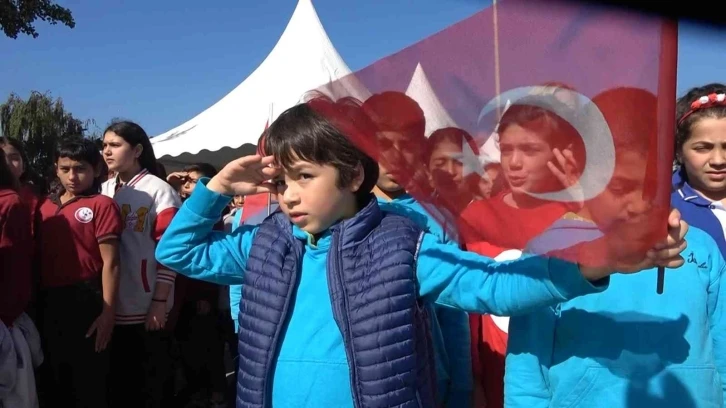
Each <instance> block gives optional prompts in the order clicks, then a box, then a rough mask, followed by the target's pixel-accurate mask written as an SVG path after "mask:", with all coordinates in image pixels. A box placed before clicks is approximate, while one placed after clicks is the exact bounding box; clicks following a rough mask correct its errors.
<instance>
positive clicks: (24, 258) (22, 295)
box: [0, 149, 33, 327]
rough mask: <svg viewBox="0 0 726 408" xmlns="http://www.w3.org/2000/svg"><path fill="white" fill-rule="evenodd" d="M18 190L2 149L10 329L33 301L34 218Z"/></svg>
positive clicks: (0, 199) (3, 316) (3, 254)
mask: <svg viewBox="0 0 726 408" xmlns="http://www.w3.org/2000/svg"><path fill="white" fill-rule="evenodd" d="M16 188H17V182H16V179H15V177H14V176H13V174H12V173H11V171H10V168H9V167H8V165H7V163H6V162H5V153H4V152H3V150H2V149H0V320H2V322H3V323H4V324H5V326H7V327H11V326H12V325H13V322H14V321H15V319H16V318H17V317H18V316H20V314H21V313H23V311H24V310H25V307H26V306H27V305H28V301H29V300H30V282H31V275H30V265H31V252H30V251H31V250H32V247H33V244H32V238H31V236H30V231H29V230H28V224H30V215H29V213H28V208H27V207H26V206H25V205H24V204H23V203H22V202H21V200H20V196H19V195H18V193H17V191H16Z"/></svg>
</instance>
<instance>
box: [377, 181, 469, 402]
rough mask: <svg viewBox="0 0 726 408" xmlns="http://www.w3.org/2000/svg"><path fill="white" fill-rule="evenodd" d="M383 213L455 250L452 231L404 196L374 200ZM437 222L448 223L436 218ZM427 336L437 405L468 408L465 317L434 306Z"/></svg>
mask: <svg viewBox="0 0 726 408" xmlns="http://www.w3.org/2000/svg"><path fill="white" fill-rule="evenodd" d="M378 205H380V206H381V209H382V210H383V211H387V212H391V213H394V214H398V215H402V216H405V217H408V218H410V219H412V220H413V221H415V222H416V224H418V226H419V227H420V228H421V229H423V230H424V231H426V232H429V233H431V234H433V235H435V236H436V237H437V238H438V239H439V242H440V243H443V244H449V245H454V246H458V243H457V242H456V240H455V239H453V238H452V236H451V233H452V232H454V231H453V230H452V231H445V230H444V228H442V227H441V224H439V221H438V220H436V219H434V217H432V216H431V215H430V214H429V212H428V211H426V210H425V209H424V207H423V206H422V205H421V204H419V202H418V201H416V199H414V198H413V197H411V196H410V195H408V194H404V195H402V196H399V197H396V198H395V199H393V200H392V201H385V200H383V199H380V198H379V199H378ZM438 215H439V220H442V221H444V220H451V219H452V218H453V217H447V218H444V216H443V214H438ZM432 309H433V310H432V314H433V316H432V319H431V336H432V337H433V340H434V352H435V358H436V379H437V383H438V397H439V402H440V403H445V404H446V405H447V406H449V407H468V406H470V405H471V394H472V392H473V389H474V383H473V379H472V367H471V333H470V330H469V315H468V314H466V313H465V312H462V311H461V310H456V309H451V308H448V307H440V306H435V307H433V308H432Z"/></svg>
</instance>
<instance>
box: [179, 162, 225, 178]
mask: <svg viewBox="0 0 726 408" xmlns="http://www.w3.org/2000/svg"><path fill="white" fill-rule="evenodd" d="M182 171H183V172H185V173H191V172H196V173H199V174H201V175H202V177H209V178H212V177H214V176H216V175H217V169H216V168H215V167H214V166H212V165H211V164H209V163H194V164H190V165H188V166H186V167H184V168H183V169H182Z"/></svg>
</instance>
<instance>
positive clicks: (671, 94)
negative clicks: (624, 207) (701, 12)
mask: <svg viewBox="0 0 726 408" xmlns="http://www.w3.org/2000/svg"><path fill="white" fill-rule="evenodd" d="M659 61H660V70H659V73H658V76H659V78H658V116H657V117H658V149H657V153H656V154H658V160H659V161H660V160H662V158H664V157H673V142H672V141H673V129H675V127H676V123H675V121H676V115H675V112H676V82H677V81H676V79H677V70H678V21H676V20H674V19H667V20H666V21H665V22H663V27H662V33H661V46H660V58H659ZM665 135H668V136H670V138H668V139H666V140H668V141H670V143H663V141H664V139H665V137H664V136H665ZM672 170H673V168H672V165H671V164H669V165H668V166H665V165H664V166H662V168H659V169H658V171H657V172H656V174H657V176H656V177H657V178H658V180H663V179H666V180H670V179H671V175H672ZM663 184H664V185H665V183H663ZM670 195H671V188H670V186H669V188H664V189H658V190H657V191H656V200H657V202H667V201H669V200H670ZM664 285H665V268H664V267H662V266H659V267H658V276H657V280H656V293H657V294H659V295H660V294H663V286H664Z"/></svg>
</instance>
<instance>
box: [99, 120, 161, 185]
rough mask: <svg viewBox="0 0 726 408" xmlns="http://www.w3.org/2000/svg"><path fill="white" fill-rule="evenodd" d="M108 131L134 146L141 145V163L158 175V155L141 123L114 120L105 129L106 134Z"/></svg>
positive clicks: (143, 166) (150, 171) (142, 166)
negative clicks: (155, 153)
mask: <svg viewBox="0 0 726 408" xmlns="http://www.w3.org/2000/svg"><path fill="white" fill-rule="evenodd" d="M108 132H113V133H115V134H117V135H118V136H119V137H120V138H122V139H123V140H125V141H126V143H128V144H130V145H131V146H132V147H136V146H138V145H141V148H142V150H141V156H140V157H139V164H140V165H141V168H144V169H146V170H147V171H148V172H149V173H151V174H153V175H155V176H157V177H158V175H159V167H158V165H157V164H156V156H155V155H154V148H153V147H152V146H151V141H150V140H149V136H148V135H147V134H146V131H145V130H144V129H143V128H142V127H141V126H139V125H137V124H136V123H134V122H130V121H126V120H124V121H120V122H114V123H112V124H111V125H109V127H107V128H106V130H104V131H103V134H104V136H105V135H106V133H108Z"/></svg>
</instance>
